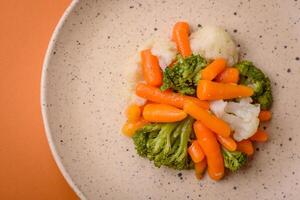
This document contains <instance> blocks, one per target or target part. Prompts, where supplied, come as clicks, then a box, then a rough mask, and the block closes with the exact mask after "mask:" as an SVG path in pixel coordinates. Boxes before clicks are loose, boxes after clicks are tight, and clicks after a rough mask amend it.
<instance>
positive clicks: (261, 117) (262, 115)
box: [258, 110, 272, 122]
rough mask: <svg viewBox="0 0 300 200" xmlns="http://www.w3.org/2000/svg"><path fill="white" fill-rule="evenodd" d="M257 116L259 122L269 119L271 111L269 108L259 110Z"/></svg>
mask: <svg viewBox="0 0 300 200" xmlns="http://www.w3.org/2000/svg"><path fill="white" fill-rule="evenodd" d="M258 118H259V120H260V121H261V122H266V121H269V120H270V119H271V118H272V113H271V111H269V110H262V111H260V113H259V115H258Z"/></svg>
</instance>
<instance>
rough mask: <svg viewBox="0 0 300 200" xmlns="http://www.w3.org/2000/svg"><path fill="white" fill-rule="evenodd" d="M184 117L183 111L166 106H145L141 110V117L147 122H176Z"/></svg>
mask: <svg viewBox="0 0 300 200" xmlns="http://www.w3.org/2000/svg"><path fill="white" fill-rule="evenodd" d="M186 116H187V114H186V113H185V112H184V111H183V110H179V109H178V108H175V107H174V106H170V105H167V104H147V105H146V106H145V107H144V110H143V117H144V119H145V120H147V121H149V122H177V121H181V120H183V119H184V118H186Z"/></svg>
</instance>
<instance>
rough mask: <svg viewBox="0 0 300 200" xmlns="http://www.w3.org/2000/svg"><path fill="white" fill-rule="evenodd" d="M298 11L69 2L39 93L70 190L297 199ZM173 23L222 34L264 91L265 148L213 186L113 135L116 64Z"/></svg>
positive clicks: (205, 3)
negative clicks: (266, 84)
mask: <svg viewBox="0 0 300 200" xmlns="http://www.w3.org/2000/svg"><path fill="white" fill-rule="evenodd" d="M299 13H300V2H299V1H297V0H289V1H280V0H273V1H268V0H251V1H250V0H249V1H242V0H241V1H235V0H228V1H212V0H201V1H199V0H188V1H184V0H153V1H143V0H140V1H126V0H111V1H104V0H98V1H97V0H94V1H92V0H91V1H88V0H86V1H74V2H73V3H72V5H71V6H70V7H69V9H68V10H67V11H66V13H65V15H64V16H63V18H62V20H61V21H60V23H59V25H58V27H57V29H56V31H55V33H54V35H53V38H52V40H51V42H50V46H49V49H48V52H47V56H46V59H45V64H44V69H43V77H42V95H41V96H42V111H43V118H44V122H45V127H46V132H47V137H48V140H49V144H50V147H51V149H52V152H53V155H54V158H55V160H56V162H57V164H58V166H59V168H60V169H61V171H62V173H63V175H64V176H65V177H66V179H67V181H68V182H69V184H70V185H71V186H72V188H73V189H74V190H75V191H76V192H77V194H78V195H79V196H80V197H81V198H84V197H86V198H88V199H210V200H213V199H239V200H240V199H284V198H286V199H299V195H300V185H299V183H300V171H299V169H300V168H299V167H300V153H299V152H300V145H299V144H300V138H299V136H298V135H299V134H298V132H299V130H300V123H299V119H300V118H299V111H300V109H299V106H300V105H299V104H300V86H299V85H300V81H299V75H300V61H299V57H300V41H299V39H300V37H299V36H300V17H299ZM178 20H186V21H188V22H189V23H190V24H191V25H192V27H193V28H194V29H195V28H196V27H197V25H198V24H199V25H200V24H201V25H206V24H216V25H221V26H223V27H224V28H226V29H227V30H228V32H230V33H231V34H232V36H233V37H234V39H235V40H236V42H237V43H238V44H239V45H240V46H241V50H240V53H241V57H242V58H247V59H250V60H252V61H254V63H255V64H256V65H257V66H259V67H260V68H262V69H263V70H264V71H265V72H266V73H267V74H268V75H269V77H270V78H271V80H272V83H273V84H272V86H273V94H274V99H275V101H274V105H273V112H274V116H273V120H272V122H271V124H268V125H267V126H268V128H267V131H268V132H269V134H270V141H269V142H268V143H266V144H262V145H257V148H259V149H257V151H256V153H255V156H254V159H253V160H252V161H251V162H250V163H249V165H248V167H247V168H246V169H243V170H242V171H240V172H238V173H236V174H229V175H227V176H226V177H225V178H224V179H223V180H222V181H220V182H214V181H212V180H210V179H209V178H207V177H205V178H204V180H201V181H198V180H196V179H195V178H194V174H193V171H183V172H182V178H180V177H179V176H178V173H179V172H178V171H174V170H171V169H167V168H160V169H158V168H155V167H153V165H152V164H151V163H150V162H149V161H147V160H145V159H142V158H140V157H138V156H137V154H136V152H135V150H134V146H133V144H132V141H131V139H128V138H126V137H123V136H122V135H121V133H120V128H121V126H122V123H123V121H124V118H123V115H122V111H123V109H124V107H125V105H126V98H125V97H126V95H127V93H128V92H127V90H126V85H127V80H126V77H125V75H124V71H125V67H126V64H124V63H126V61H127V60H128V58H129V57H130V55H133V54H134V53H135V52H136V50H137V48H138V45H139V44H142V43H143V42H144V41H145V40H147V39H148V38H150V37H151V36H153V35H154V34H157V35H161V36H167V35H169V33H170V32H171V29H172V26H173V24H174V23H175V22H176V21H178ZM127 67H128V66H127ZM200 197H201V198H200Z"/></svg>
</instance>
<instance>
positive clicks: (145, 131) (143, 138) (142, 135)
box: [132, 124, 161, 157]
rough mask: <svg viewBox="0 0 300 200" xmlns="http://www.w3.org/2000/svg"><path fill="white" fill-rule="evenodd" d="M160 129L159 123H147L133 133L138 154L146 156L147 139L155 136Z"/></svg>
mask: <svg viewBox="0 0 300 200" xmlns="http://www.w3.org/2000/svg"><path fill="white" fill-rule="evenodd" d="M160 129H161V126H160V125H159V124H147V125H145V126H144V127H143V128H141V129H139V130H137V131H136V133H135V134H134V135H133V137H132V138H133V141H134V145H135V149H136V151H137V153H138V154H139V155H140V156H142V157H146V156H147V141H148V140H150V139H152V138H155V137H156V135H157V134H158V131H159V130H160Z"/></svg>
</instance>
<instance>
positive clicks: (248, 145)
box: [236, 140, 254, 156]
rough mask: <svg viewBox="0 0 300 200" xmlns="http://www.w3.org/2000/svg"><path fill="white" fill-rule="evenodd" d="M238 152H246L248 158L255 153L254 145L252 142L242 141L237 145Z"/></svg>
mask: <svg viewBox="0 0 300 200" xmlns="http://www.w3.org/2000/svg"><path fill="white" fill-rule="evenodd" d="M236 149H237V150H238V151H241V152H244V153H245V154H247V155H248V156H251V155H252V154H253V153H254V149H253V145H252V142H251V141H250V140H242V141H240V142H238V143H237V148H236Z"/></svg>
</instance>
